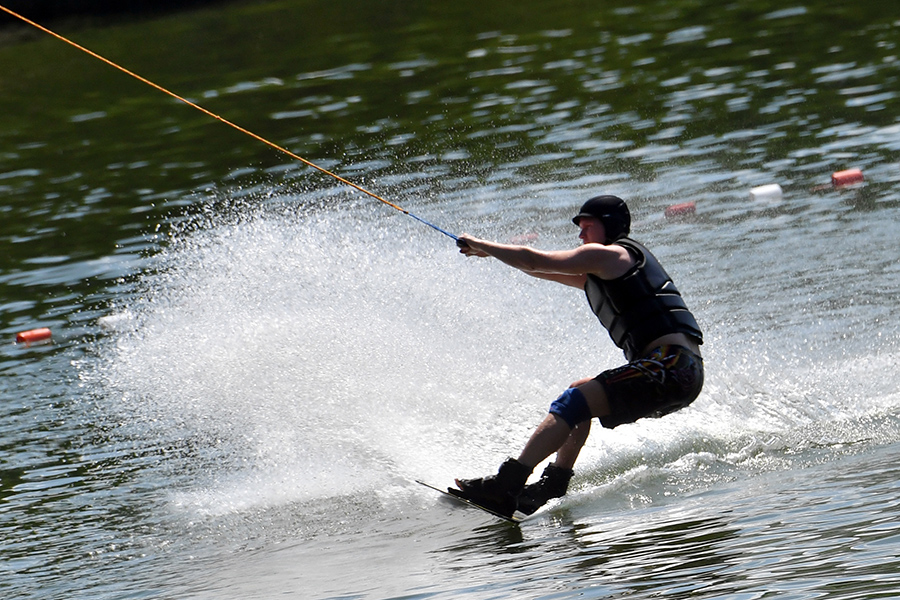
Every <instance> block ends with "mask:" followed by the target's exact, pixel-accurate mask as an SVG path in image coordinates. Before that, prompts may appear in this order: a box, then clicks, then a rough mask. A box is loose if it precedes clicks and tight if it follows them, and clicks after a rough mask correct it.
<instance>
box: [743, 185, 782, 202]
mask: <svg viewBox="0 0 900 600" xmlns="http://www.w3.org/2000/svg"><path fill="white" fill-rule="evenodd" d="M781 195H782V191H781V186H780V185H778V184H777V183H770V184H768V185H761V186H759V187H755V188H753V189H751V190H750V199H751V200H753V201H756V202H762V201H764V202H774V201H777V200H781Z"/></svg>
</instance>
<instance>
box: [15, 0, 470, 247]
mask: <svg viewBox="0 0 900 600" xmlns="http://www.w3.org/2000/svg"><path fill="white" fill-rule="evenodd" d="M0 10H2V11H3V12H5V13H8V14H10V15H12V16H13V17H15V18H17V19H20V20H22V21H24V22H26V23H28V24H29V25H32V26H34V27H36V28H38V29H40V30H41V31H43V32H44V33H48V34H50V35H52V36H53V37H55V38H56V39H58V40H62V41H63V42H65V43H67V44H69V45H70V46H74V47H75V48H78V49H79V50H81V51H82V52H85V53H87V54H90V55H91V56H93V57H94V58H96V59H98V60H101V61H103V62H105V63H106V64H108V65H109V66H111V67H115V68H116V69H118V70H120V71H122V72H123V73H125V74H127V75H131V76H132V77H134V78H135V79H137V80H138V81H141V82H143V83H146V84H147V85H149V86H150V87H153V88H156V89H157V90H159V91H160V92H163V93H164V94H168V95H169V96H171V97H173V98H175V99H176V100H179V101H181V102H184V103H185V104H187V105H188V106H191V107H193V108H196V109H197V110H199V111H200V112H202V113H203V114H205V115H208V116H210V117H212V118H213V119H216V120H217V121H221V122H222V123H225V124H226V125H228V126H229V127H233V128H234V129H237V130H238V131H240V132H241V133H244V134H246V135H249V136H250V137H252V138H254V139H256V140H259V141H260V142H262V143H264V144H266V145H267V146H270V147H272V148H274V149H275V150H278V151H279V152H282V153H284V154H287V155H288V156H290V157H291V158H293V159H296V160H299V161H300V162H302V163H303V164H305V165H307V166H309V167H312V168H313V169H316V170H317V171H320V172H322V173H324V174H325V175H328V176H329V177H333V178H335V179H337V180H338V181H340V182H341V183H343V184H345V185H349V186H350V187H352V188H353V189H355V190H357V191H360V192H362V193H363V194H366V195H367V196H371V197H372V198H374V199H376V200H378V201H379V202H383V203H384V204H387V205H388V206H390V207H391V208H393V209H396V210H399V211H400V212H402V213H403V214H405V215H409V216H410V217H412V218H414V219H416V220H417V221H420V222H421V223H424V224H425V225H428V226H429V227H431V228H433V229H436V230H437V231H440V232H441V233H443V234H444V235H446V236H449V237H450V238H452V239H454V240H457V241H458V240H459V238H458V237H457V236H455V235H453V234H452V233H449V232H447V231H444V230H443V229H441V228H440V227H438V226H437V225H434V224H432V223H429V222H428V221H426V220H425V219H421V218H419V217H417V216H416V215H414V214H412V213H411V212H409V211H408V210H406V209H405V208H402V207H400V206H397V205H396V204H394V203H393V202H389V201H387V200H385V199H384V198H382V197H381V196H379V195H378V194H375V193H373V192H370V191H369V190H367V189H365V188H363V187H360V186H359V185H357V184H355V183H353V182H352V181H349V180H347V179H344V178H343V177H341V176H340V175H337V174H335V173H332V172H331V171H329V170H327V169H324V168H322V167H320V166H319V165H317V164H315V163H312V162H310V161H308V160H306V159H305V158H303V157H302V156H300V155H298V154H295V153H293V152H291V151H290V150H288V149H287V148H285V147H283V146H279V145H278V144H276V143H274V142H270V141H269V140H267V139H266V138H264V137H262V136H260V135H257V134H255V133H253V132H252V131H250V130H248V129H244V128H243V127H241V126H240V125H237V124H235V123H232V122H231V121H229V120H228V119H226V118H224V117H220V116H219V115H217V114H215V113H214V112H212V111H210V110H207V109H205V108H203V107H202V106H200V105H199V104H196V103H194V102H191V101H190V100H188V99H187V98H183V97H181V96H179V95H178V94H176V93H175V92H172V91H170V90H167V89H166V88H164V87H162V86H161V85H158V84H156V83H153V82H152V81H150V80H149V79H146V78H144V77H141V76H140V75H138V74H137V73H134V72H133V71H129V70H128V69H126V68H125V67H123V66H121V65H118V64H116V63H114V62H113V61H111V60H109V59H108V58H104V57H103V56H100V55H99V54H97V53H96V52H93V51H91V50H88V49H87V48H85V47H84V46H81V45H79V44H76V43H75V42H73V41H72V40H70V39H68V38H66V37H64V36H61V35H59V34H58V33H55V32H53V31H51V30H49V29H47V28H46V27H44V26H43V25H40V24H39V23H35V22H34V21H32V20H31V19H28V18H27V17H23V16H22V15H20V14H18V13H16V12H13V11H11V10H10V9H8V8H6V7H5V6H3V5H2V4H0Z"/></svg>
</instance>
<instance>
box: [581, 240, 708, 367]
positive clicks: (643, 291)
mask: <svg viewBox="0 0 900 600" xmlns="http://www.w3.org/2000/svg"><path fill="white" fill-rule="evenodd" d="M613 243H614V244H617V245H619V246H623V247H624V248H626V249H627V250H628V251H629V252H630V253H631V255H632V256H633V257H634V258H635V260H636V263H635V265H634V266H633V267H632V268H631V269H629V271H628V272H627V273H625V274H624V275H622V276H621V277H618V278H616V279H610V280H606V279H600V278H599V277H597V276H596V275H592V274H588V276H587V283H585V285H584V292H585V295H587V300H588V303H590V305H591V310H592V311H594V314H595V315H597V318H598V319H600V322H601V323H602V324H603V326H604V327H606V329H607V331H609V336H610V337H611V338H612V341H613V342H615V344H616V346H618V347H619V348H621V349H622V350H623V351H624V352H625V357H626V358H627V359H628V360H634V359H636V358H639V353H640V352H642V351H643V350H644V348H645V347H646V346H647V344H649V343H650V342H652V341H653V340H655V339H656V338H658V337H661V336H663V335H666V334H670V333H684V334H686V335H689V336H691V337H693V338H694V339H695V340H696V342H697V343H698V344H702V343H703V332H702V331H700V326H699V325H697V321H696V320H695V319H694V315H692V314H691V312H690V311H689V310H688V307H687V305H686V304H685V303H684V299H683V298H682V297H681V294H680V293H679V292H678V289H677V288H676V287H675V284H674V283H672V278H671V277H669V275H668V273H666V271H665V270H664V269H663V268H662V265H660V264H659V261H658V260H656V257H655V256H653V254H651V253H650V251H649V250H647V249H646V248H645V247H644V246H642V245H641V244H639V243H637V242H636V241H634V240H632V239H630V238H621V239H619V240H616V241H615V242H613Z"/></svg>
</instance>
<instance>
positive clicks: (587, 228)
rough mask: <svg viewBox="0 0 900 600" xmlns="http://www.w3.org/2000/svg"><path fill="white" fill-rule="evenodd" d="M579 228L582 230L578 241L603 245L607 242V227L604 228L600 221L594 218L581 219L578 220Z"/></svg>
mask: <svg viewBox="0 0 900 600" xmlns="http://www.w3.org/2000/svg"><path fill="white" fill-rule="evenodd" d="M578 227H580V228H581V232H580V233H579V234H578V239H580V240H581V241H582V243H585V244H602V243H603V242H604V241H606V227H604V226H603V223H602V222H601V221H600V219H595V218H594V217H581V218H580V219H578Z"/></svg>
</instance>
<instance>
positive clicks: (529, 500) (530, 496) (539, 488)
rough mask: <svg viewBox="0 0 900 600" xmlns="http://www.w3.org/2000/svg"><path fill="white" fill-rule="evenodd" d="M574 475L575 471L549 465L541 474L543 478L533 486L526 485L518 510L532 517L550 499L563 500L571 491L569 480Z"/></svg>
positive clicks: (520, 497)
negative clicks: (568, 491)
mask: <svg viewBox="0 0 900 600" xmlns="http://www.w3.org/2000/svg"><path fill="white" fill-rule="evenodd" d="M574 474H575V471H572V470H571V469H561V468H560V467H557V466H556V465H547V468H545V469H544V472H543V473H541V478H540V479H539V480H538V481H536V482H534V483H532V484H531V485H526V486H525V489H524V490H522V493H521V494H520V495H519V505H518V509H519V510H520V511H522V512H523V513H525V514H526V515H530V514H532V513H534V511H536V510H537V509H539V508H540V507H542V506H543V505H545V504H547V502H548V501H550V499H552V498H562V497H563V496H565V495H566V490H567V489H569V480H571V479H572V475H574Z"/></svg>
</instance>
